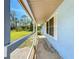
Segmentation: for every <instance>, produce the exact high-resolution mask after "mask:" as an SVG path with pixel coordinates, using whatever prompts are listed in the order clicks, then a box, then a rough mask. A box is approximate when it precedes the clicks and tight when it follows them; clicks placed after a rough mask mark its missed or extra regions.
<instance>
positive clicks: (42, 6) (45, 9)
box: [26, 0, 63, 24]
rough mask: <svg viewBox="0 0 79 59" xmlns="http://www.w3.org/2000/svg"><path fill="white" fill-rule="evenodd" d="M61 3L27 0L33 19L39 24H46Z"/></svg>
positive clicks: (60, 1)
mask: <svg viewBox="0 0 79 59" xmlns="http://www.w3.org/2000/svg"><path fill="white" fill-rule="evenodd" d="M62 1H63V0H27V2H28V4H29V7H30V9H31V11H32V14H33V17H34V18H35V20H36V22H37V23H39V24H41V23H43V22H46V21H47V19H48V18H49V17H50V16H51V15H52V14H53V13H54V12H55V10H56V9H57V7H59V5H60V4H61V3H62ZM26 8H27V7H26ZM27 9H28V8H27Z"/></svg>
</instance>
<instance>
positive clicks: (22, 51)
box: [11, 36, 62, 59]
mask: <svg viewBox="0 0 79 59" xmlns="http://www.w3.org/2000/svg"><path fill="white" fill-rule="evenodd" d="M29 50H30V48H29V47H24V48H17V49H16V50H15V51H14V52H12V53H11V59H27V55H28V53H29ZM33 53H34V50H33V51H32V54H33ZM33 56H34V55H32V56H31V57H30V59H62V58H61V56H59V54H58V53H57V51H56V50H55V49H54V48H52V47H51V46H50V45H49V44H48V43H47V41H46V38H45V37H44V36H38V44H37V46H36V57H35V58H33Z"/></svg>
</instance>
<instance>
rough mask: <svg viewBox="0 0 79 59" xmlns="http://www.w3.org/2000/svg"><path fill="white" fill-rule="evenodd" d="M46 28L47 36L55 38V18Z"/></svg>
mask: <svg viewBox="0 0 79 59" xmlns="http://www.w3.org/2000/svg"><path fill="white" fill-rule="evenodd" d="M46 27H47V28H46V31H47V34H49V35H51V36H54V17H52V18H51V19H50V20H49V21H48V22H47V23H46Z"/></svg>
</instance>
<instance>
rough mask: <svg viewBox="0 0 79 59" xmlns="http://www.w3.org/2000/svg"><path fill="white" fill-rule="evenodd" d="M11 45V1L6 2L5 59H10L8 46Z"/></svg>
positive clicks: (6, 0)
mask: <svg viewBox="0 0 79 59" xmlns="http://www.w3.org/2000/svg"><path fill="white" fill-rule="evenodd" d="M8 44H10V0H4V47H5V48H4V51H5V52H4V59H10V53H9V51H8V49H7V47H6V46H7V45H8Z"/></svg>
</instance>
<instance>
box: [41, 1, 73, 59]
mask: <svg viewBox="0 0 79 59" xmlns="http://www.w3.org/2000/svg"><path fill="white" fill-rule="evenodd" d="M56 12H57V14H56V20H57V40H55V39H54V38H53V37H51V36H50V35H48V34H46V31H45V25H44V26H43V27H42V33H43V34H44V35H45V36H46V37H47V38H48V41H49V42H50V44H52V46H54V48H55V49H56V50H57V51H58V52H59V54H60V55H61V56H62V57H63V58H64V59H74V1H73V0H64V2H63V3H62V4H61V6H60V7H59V8H58V10H57V11H56Z"/></svg>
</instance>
